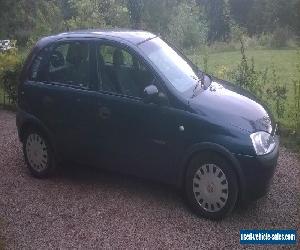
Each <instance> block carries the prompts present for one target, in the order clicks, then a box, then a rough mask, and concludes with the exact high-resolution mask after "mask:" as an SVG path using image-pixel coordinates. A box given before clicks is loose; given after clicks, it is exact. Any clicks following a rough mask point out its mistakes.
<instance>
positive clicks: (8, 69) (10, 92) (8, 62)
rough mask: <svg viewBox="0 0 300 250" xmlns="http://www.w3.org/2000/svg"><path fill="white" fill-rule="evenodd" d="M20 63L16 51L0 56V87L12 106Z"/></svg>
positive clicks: (20, 59)
mask: <svg viewBox="0 0 300 250" xmlns="http://www.w3.org/2000/svg"><path fill="white" fill-rule="evenodd" d="M22 62H23V60H22V58H21V56H20V55H19V54H18V51H17V50H10V51H8V52H5V53H1V54H0V84H1V85H0V86H1V88H2V89H3V90H4V92H5V94H7V96H8V99H9V101H10V102H11V103H12V104H15V103H16V100H17V86H18V82H19V75H20V72H21V69H22Z"/></svg>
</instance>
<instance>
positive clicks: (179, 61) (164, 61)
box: [140, 37, 200, 92]
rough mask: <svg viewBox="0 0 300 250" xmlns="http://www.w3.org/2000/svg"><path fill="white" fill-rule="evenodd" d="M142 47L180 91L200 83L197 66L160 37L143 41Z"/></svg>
mask: <svg viewBox="0 0 300 250" xmlns="http://www.w3.org/2000/svg"><path fill="white" fill-rule="evenodd" d="M140 48H141V49H142V50H143V51H144V52H145V53H146V55H147V56H148V58H149V59H150V60H151V61H152V62H153V63H154V64H155V65H156V66H157V68H158V69H159V70H160V71H161V73H162V74H163V75H164V76H165V77H166V78H167V79H168V80H169V81H170V83H171V84H172V85H173V86H174V87H175V88H176V89H177V90H178V91H179V92H186V91H188V90H189V89H192V88H195V86H198V85H199V82H200V77H199V76H198V74H197V69H195V68H196V67H195V66H192V65H191V63H190V62H189V61H188V60H187V59H185V58H183V56H181V55H180V53H179V52H176V51H175V50H174V49H173V48H172V47H170V46H169V45H168V44H167V43H166V42H164V41H163V40H162V39H160V38H159V37H156V38H153V39H151V40H148V41H146V42H143V43H141V44H140Z"/></svg>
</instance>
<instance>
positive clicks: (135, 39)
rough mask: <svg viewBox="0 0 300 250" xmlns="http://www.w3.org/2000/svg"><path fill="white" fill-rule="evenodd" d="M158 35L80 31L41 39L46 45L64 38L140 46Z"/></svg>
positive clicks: (133, 32) (114, 31) (124, 31)
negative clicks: (103, 40) (106, 40)
mask: <svg viewBox="0 0 300 250" xmlns="http://www.w3.org/2000/svg"><path fill="white" fill-rule="evenodd" d="M154 37H156V35H154V34H152V33H150V32H148V31H143V30H119V29H112V30H99V29H92V30H78V31H71V32H64V33H60V34H57V35H53V36H49V37H45V38H43V39H41V41H40V42H41V43H42V44H43V45H44V44H45V42H46V43H49V42H51V41H55V40H59V39H63V38H107V39H112V40H115V39H119V40H124V41H127V42H130V43H132V44H134V45H138V44H140V43H142V42H144V41H146V40H149V39H152V38H154Z"/></svg>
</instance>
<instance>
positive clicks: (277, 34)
mask: <svg viewBox="0 0 300 250" xmlns="http://www.w3.org/2000/svg"><path fill="white" fill-rule="evenodd" d="M292 38H293V34H292V33H291V32H290V31H289V29H288V28H282V27H280V28H276V29H275V30H274V32H273V34H272V40H271V44H270V46H271V48H283V47H287V45H288V42H289V40H291V39H292Z"/></svg>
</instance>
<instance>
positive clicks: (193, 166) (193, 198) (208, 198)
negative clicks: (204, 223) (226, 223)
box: [185, 153, 238, 220]
mask: <svg viewBox="0 0 300 250" xmlns="http://www.w3.org/2000/svg"><path fill="white" fill-rule="evenodd" d="M185 190H186V196H187V200H188V202H189V204H190V206H191V207H192V209H193V210H194V211H195V212H196V213H197V214H198V215H200V216H202V217H205V218H209V219H214V220H218V219H222V218H224V217H225V216H226V215H227V214H229V213H230V212H231V211H232V210H233V208H234V207H235V204H236V201H237V197H238V184H237V177H236V174H235V172H234V170H233V169H232V167H231V166H230V165H229V164H228V162H227V161H226V159H224V158H222V157H220V156H219V155H217V154H212V153H206V154H204V153H202V154H198V155H196V156H195V157H193V158H192V159H191V161H190V163H189V165H188V169H187V174H186V180H185Z"/></svg>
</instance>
